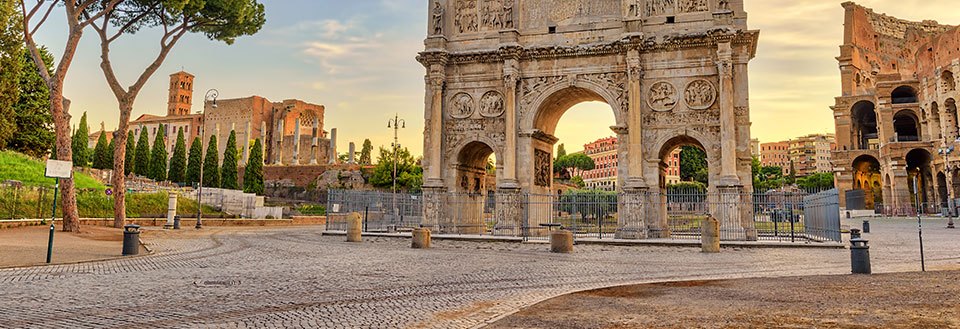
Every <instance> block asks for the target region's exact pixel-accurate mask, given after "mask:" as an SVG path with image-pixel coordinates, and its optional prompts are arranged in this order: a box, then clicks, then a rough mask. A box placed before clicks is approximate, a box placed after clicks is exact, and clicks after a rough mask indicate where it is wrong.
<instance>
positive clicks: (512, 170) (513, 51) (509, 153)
mask: <svg viewBox="0 0 960 329" xmlns="http://www.w3.org/2000/svg"><path fill="white" fill-rule="evenodd" d="M501 52H502V53H503V54H504V63H503V84H504V92H505V95H504V107H505V108H504V112H505V120H506V122H505V123H506V124H505V126H506V129H505V130H506V131H505V143H504V144H505V145H504V150H505V151H504V153H503V178H502V179H501V183H500V184H499V185H501V186H503V187H511V188H519V186H520V185H519V183H518V182H517V134H518V133H519V131H518V130H517V112H518V111H517V110H518V109H517V85H518V84H519V83H520V63H519V57H520V56H519V55H520V51H519V47H510V48H501Z"/></svg>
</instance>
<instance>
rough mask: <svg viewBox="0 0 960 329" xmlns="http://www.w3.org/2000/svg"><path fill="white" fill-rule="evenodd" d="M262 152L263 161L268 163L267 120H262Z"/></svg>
mask: <svg viewBox="0 0 960 329" xmlns="http://www.w3.org/2000/svg"><path fill="white" fill-rule="evenodd" d="M260 139H261V140H260V154H261V155H263V163H264V164H266V163H267V122H266V121H260Z"/></svg>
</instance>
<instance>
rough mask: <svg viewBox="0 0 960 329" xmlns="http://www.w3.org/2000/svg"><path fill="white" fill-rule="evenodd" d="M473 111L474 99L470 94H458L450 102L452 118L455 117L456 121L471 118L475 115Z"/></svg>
mask: <svg viewBox="0 0 960 329" xmlns="http://www.w3.org/2000/svg"><path fill="white" fill-rule="evenodd" d="M473 111H474V104H473V97H472V96H470V94H467V93H459V94H456V95H454V96H453V98H452V99H451V101H450V117H453V118H454V119H466V118H469V117H470V116H472V115H473Z"/></svg>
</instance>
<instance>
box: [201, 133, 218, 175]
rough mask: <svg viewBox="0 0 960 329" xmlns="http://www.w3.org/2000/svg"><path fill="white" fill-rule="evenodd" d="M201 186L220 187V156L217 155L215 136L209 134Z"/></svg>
mask: <svg viewBox="0 0 960 329" xmlns="http://www.w3.org/2000/svg"><path fill="white" fill-rule="evenodd" d="M203 187H220V156H218V155H217V136H210V143H209V144H207V156H206V157H205V158H204V159H203Z"/></svg>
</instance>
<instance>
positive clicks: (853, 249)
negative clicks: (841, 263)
mask: <svg viewBox="0 0 960 329" xmlns="http://www.w3.org/2000/svg"><path fill="white" fill-rule="evenodd" d="M850 272H852V273H853V274H870V273H871V271H870V246H868V245H867V240H864V239H861V238H855V239H851V240H850Z"/></svg>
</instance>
